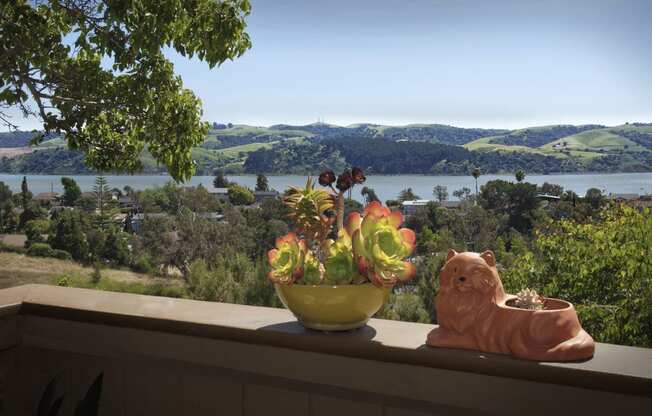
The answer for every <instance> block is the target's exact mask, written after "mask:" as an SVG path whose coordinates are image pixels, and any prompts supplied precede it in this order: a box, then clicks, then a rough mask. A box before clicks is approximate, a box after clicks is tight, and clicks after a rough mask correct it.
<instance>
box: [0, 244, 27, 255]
mask: <svg viewBox="0 0 652 416" xmlns="http://www.w3.org/2000/svg"><path fill="white" fill-rule="evenodd" d="M0 251H4V252H7V253H18V254H25V253H26V252H27V250H26V249H25V247H16V246H12V245H11V244H5V243H2V242H0Z"/></svg>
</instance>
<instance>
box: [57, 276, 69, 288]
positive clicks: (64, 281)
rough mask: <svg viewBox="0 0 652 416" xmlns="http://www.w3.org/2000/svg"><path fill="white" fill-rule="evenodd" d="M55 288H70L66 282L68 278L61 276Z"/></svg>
mask: <svg viewBox="0 0 652 416" xmlns="http://www.w3.org/2000/svg"><path fill="white" fill-rule="evenodd" d="M57 286H64V287H68V286H70V282H69V280H68V276H66V275H63V276H61V277H59V278H58V279H57Z"/></svg>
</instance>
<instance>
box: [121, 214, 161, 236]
mask: <svg viewBox="0 0 652 416" xmlns="http://www.w3.org/2000/svg"><path fill="white" fill-rule="evenodd" d="M169 216H170V215H169V214H166V213H164V212H157V213H151V214H142V213H139V214H133V215H129V216H127V218H126V219H125V224H126V222H127V221H129V225H130V226H131V229H132V230H133V232H135V233H136V234H138V233H140V229H141V227H142V225H143V221H145V220H146V219H147V218H167V217H169Z"/></svg>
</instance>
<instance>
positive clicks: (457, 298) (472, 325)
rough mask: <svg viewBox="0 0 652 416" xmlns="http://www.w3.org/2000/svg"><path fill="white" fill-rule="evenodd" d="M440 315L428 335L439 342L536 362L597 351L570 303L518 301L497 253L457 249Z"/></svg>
mask: <svg viewBox="0 0 652 416" xmlns="http://www.w3.org/2000/svg"><path fill="white" fill-rule="evenodd" d="M439 281H440V290H439V293H438V294H437V298H436V304H437V320H438V321H439V326H438V327H436V328H435V329H433V330H432V331H431V332H430V333H429V334H428V338H427V344H428V345H431V346H434V347H448V348H465V349H472V350H480V351H486V352H492V353H499V354H510V355H514V356H516V357H519V358H524V359H528V360H536V361H576V360H582V359H587V358H590V357H592V356H593V353H594V350H595V343H594V341H593V338H591V336H590V335H589V334H588V333H586V331H584V329H582V326H581V325H580V321H579V319H578V317H577V313H576V311H575V308H574V307H573V305H572V304H571V303H570V302H566V301H564V300H560V299H552V298H543V299H544V309H538V310H534V309H521V308H517V307H515V306H514V301H515V300H516V297H515V296H514V295H509V294H507V293H505V291H504V290H503V285H502V282H501V280H500V276H499V275H498V271H497V269H496V263H495V258H494V255H493V253H492V252H490V251H486V252H484V253H482V254H477V253H459V254H458V253H456V252H455V251H453V250H451V252H449V254H448V259H447V261H446V264H445V266H444V268H443V269H442V271H441V274H440V276H439Z"/></svg>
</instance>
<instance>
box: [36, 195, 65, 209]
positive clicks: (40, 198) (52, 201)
mask: <svg viewBox="0 0 652 416" xmlns="http://www.w3.org/2000/svg"><path fill="white" fill-rule="evenodd" d="M34 201H36V202H38V203H39V204H40V205H48V206H52V205H59V203H60V199H59V194H58V193H57V192H41V193H40V194H36V196H35V197H34Z"/></svg>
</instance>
